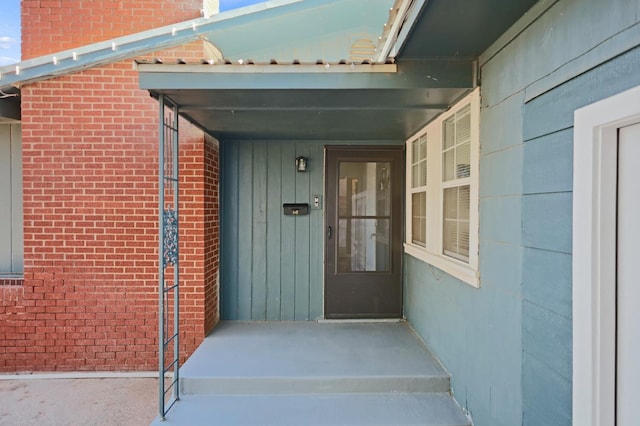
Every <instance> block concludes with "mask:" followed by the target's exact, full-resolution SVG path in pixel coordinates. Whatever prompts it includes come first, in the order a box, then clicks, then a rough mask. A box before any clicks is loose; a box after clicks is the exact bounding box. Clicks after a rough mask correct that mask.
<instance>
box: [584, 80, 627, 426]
mask: <svg viewBox="0 0 640 426" xmlns="http://www.w3.org/2000/svg"><path fill="white" fill-rule="evenodd" d="M637 122H640V86H638V87H635V88H633V89H630V90H627V91H625V92H622V93H620V94H617V95H615V96H612V97H610V98H607V99H604V100H602V101H599V102H596V103H593V104H591V105H588V106H586V107H584V108H581V109H578V110H576V111H575V115H574V136H573V425H574V426H578V425H580V426H608V425H612V424H614V421H615V420H614V419H615V362H616V361H615V360H616V354H615V347H616V340H615V334H616V328H615V303H616V299H615V295H616V292H615V276H616V176H617V143H618V129H619V128H620V127H624V126H626V125H630V124H633V123H637Z"/></svg>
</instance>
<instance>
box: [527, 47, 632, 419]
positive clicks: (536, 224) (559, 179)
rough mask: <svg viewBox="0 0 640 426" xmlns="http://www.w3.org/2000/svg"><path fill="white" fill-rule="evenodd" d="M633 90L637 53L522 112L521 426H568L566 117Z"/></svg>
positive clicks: (569, 128)
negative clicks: (522, 296)
mask: <svg viewBox="0 0 640 426" xmlns="http://www.w3.org/2000/svg"><path fill="white" fill-rule="evenodd" d="M637 85H640V48H636V49H634V50H631V51H629V52H626V53H625V54H623V55H620V56H618V57H616V58H613V59H612V60H611V61H608V62H606V63H604V64H602V65H600V66H598V67H596V68H594V69H592V70H591V71H589V72H587V73H585V74H582V75H580V76H578V77H576V78H574V79H572V80H570V81H568V82H566V83H565V84H563V85H561V86H558V87H556V88H555V89H553V90H551V91H549V92H547V93H545V94H544V95H542V96H540V97H537V98H535V99H534V100H532V101H531V102H529V103H527V104H526V105H525V109H524V123H525V126H524V130H523V131H524V135H525V157H524V175H523V181H524V194H525V195H524V198H523V216H522V226H523V236H524V245H525V253H526V254H525V266H524V268H525V274H524V275H523V295H524V301H523V314H522V316H523V318H522V330H523V348H522V350H523V354H524V363H523V365H522V377H523V389H522V392H523V398H524V401H525V407H524V412H523V423H524V424H525V425H537V424H550V425H555V424H558V425H565V424H570V423H571V380H572V378H571V365H572V364H571V363H572V356H573V353H572V332H571V329H572V323H571V318H572V317H571V256H570V253H571V237H572V236H571V226H572V214H573V212H572V197H571V195H572V194H571V189H572V187H573V176H572V173H571V171H572V170H573V164H572V158H573V157H572V155H573V113H574V110H575V109H577V108H580V107H582V106H585V105H588V104H590V103H593V102H596V101H598V100H600V99H604V98H606V97H609V96H612V95H614V94H616V93H619V92H621V91H624V90H626V89H629V88H631V87H635V86H637Z"/></svg>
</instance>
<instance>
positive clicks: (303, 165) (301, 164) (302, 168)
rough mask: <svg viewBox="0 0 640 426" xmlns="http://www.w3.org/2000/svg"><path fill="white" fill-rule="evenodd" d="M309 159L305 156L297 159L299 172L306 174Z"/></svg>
mask: <svg viewBox="0 0 640 426" xmlns="http://www.w3.org/2000/svg"><path fill="white" fill-rule="evenodd" d="M307 161H308V160H307V159H306V158H305V157H303V156H300V157H298V158H296V170H297V171H298V172H306V171H307Z"/></svg>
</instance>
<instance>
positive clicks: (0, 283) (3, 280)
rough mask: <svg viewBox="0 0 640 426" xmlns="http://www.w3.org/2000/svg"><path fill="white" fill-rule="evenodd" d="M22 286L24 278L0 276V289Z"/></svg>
mask: <svg viewBox="0 0 640 426" xmlns="http://www.w3.org/2000/svg"><path fill="white" fill-rule="evenodd" d="M22 285H24V278H22V277H19V278H15V277H2V276H0V287H4V286H7V287H13V286H22Z"/></svg>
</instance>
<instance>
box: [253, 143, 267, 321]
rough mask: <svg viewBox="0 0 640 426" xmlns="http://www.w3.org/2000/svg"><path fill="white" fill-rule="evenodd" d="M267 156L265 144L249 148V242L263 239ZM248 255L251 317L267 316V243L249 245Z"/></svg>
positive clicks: (265, 235) (263, 317) (265, 209)
mask: <svg viewBox="0 0 640 426" xmlns="http://www.w3.org/2000/svg"><path fill="white" fill-rule="evenodd" d="M266 158H267V147H266V144H265V143H259V144H255V145H254V147H253V159H254V161H253V168H252V170H253V207H252V219H253V223H252V228H253V232H252V241H256V242H259V241H265V242H266V240H267V164H268V163H267V162H266V161H261V160H262V159H266ZM252 248H253V250H252V256H251V259H252V261H251V266H252V268H251V283H252V286H251V288H252V294H251V300H252V303H251V318H252V319H254V320H263V321H264V320H266V319H267V244H256V245H253V247H252Z"/></svg>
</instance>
